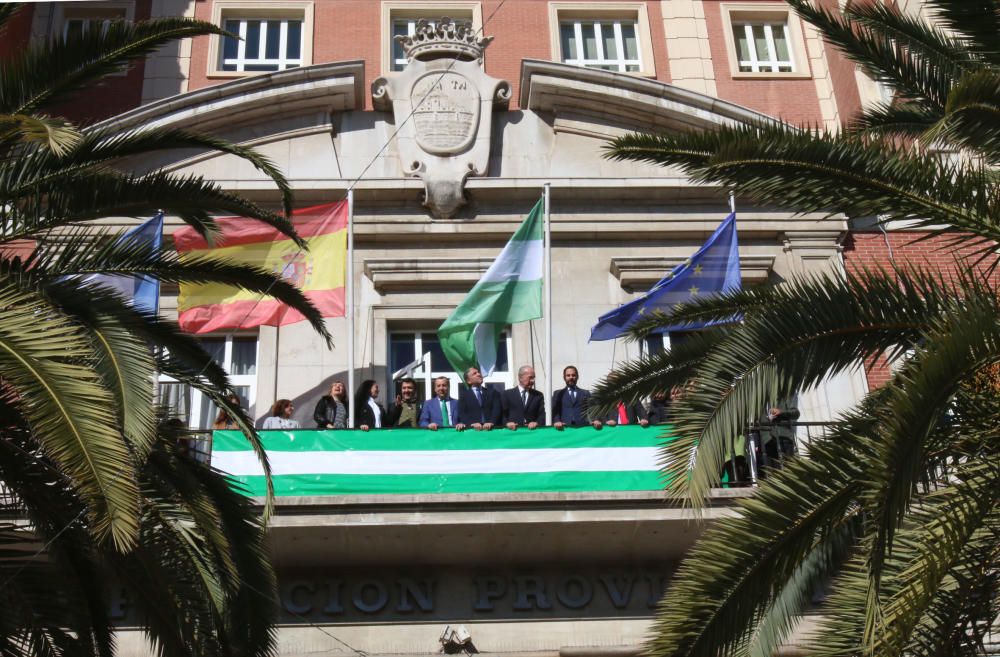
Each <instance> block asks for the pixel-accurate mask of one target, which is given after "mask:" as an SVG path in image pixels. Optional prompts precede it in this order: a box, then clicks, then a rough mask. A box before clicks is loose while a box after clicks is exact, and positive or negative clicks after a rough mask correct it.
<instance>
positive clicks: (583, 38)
mask: <svg viewBox="0 0 1000 657" xmlns="http://www.w3.org/2000/svg"><path fill="white" fill-rule="evenodd" d="M636 31H637V30H636V25H635V21H634V20H625V21H622V20H613V21H609V20H592V19H586V20H582V19H578V20H573V21H562V22H560V23H559V46H560V49H561V53H562V61H563V62H564V63H566V64H574V65H576V66H586V67H587V68H599V69H602V70H605V71H618V72H620V73H638V72H639V71H640V70H641V69H642V66H641V64H642V62H641V60H640V59H639V39H638V36H637V34H636Z"/></svg>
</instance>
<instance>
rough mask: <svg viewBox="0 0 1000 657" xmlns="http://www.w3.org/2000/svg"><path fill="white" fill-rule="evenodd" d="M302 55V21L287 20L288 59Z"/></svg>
mask: <svg viewBox="0 0 1000 657" xmlns="http://www.w3.org/2000/svg"><path fill="white" fill-rule="evenodd" d="M301 56H302V21H288V55H287V57H288V59H298V58H299V57H301Z"/></svg>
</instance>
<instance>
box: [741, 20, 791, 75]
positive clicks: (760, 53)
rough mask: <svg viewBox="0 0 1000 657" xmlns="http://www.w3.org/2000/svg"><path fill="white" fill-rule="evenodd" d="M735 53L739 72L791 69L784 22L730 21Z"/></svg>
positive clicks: (780, 71)
mask: <svg viewBox="0 0 1000 657" xmlns="http://www.w3.org/2000/svg"><path fill="white" fill-rule="evenodd" d="M733 39H734V40H735V41H736V56H737V57H738V58H739V64H738V65H739V68H740V71H741V72H742V73H750V72H754V73H762V72H763V73H791V72H792V70H793V69H794V65H793V62H792V54H791V52H789V50H788V25H787V24H785V23H733Z"/></svg>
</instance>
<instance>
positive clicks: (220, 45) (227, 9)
mask: <svg viewBox="0 0 1000 657" xmlns="http://www.w3.org/2000/svg"><path fill="white" fill-rule="evenodd" d="M213 12H214V13H213V22H215V24H216V25H220V26H221V27H222V28H223V29H224V30H226V31H227V32H232V33H233V34H237V35H239V38H238V39H237V38H233V37H217V38H214V39H213V40H212V41H211V42H210V43H211V46H210V49H209V75H215V76H223V77H225V76H233V77H235V76H241V75H247V74H253V73H267V72H274V71H285V70H287V69H290V68H296V67H298V66H308V65H309V64H311V63H312V14H313V11H312V3H311V2H280V3H271V2H256V0H246V1H239V0H218V1H217V2H216V3H215V4H214V6H213Z"/></svg>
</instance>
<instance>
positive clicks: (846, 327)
mask: <svg viewBox="0 0 1000 657" xmlns="http://www.w3.org/2000/svg"><path fill="white" fill-rule="evenodd" d="M863 280H865V281H866V282H867V283H868V284H869V285H870V286H869V287H866V286H865V285H864V284H862V283H861V282H859V281H858V280H853V281H852V280H845V279H842V278H840V277H837V276H826V277H822V276H819V277H812V278H803V279H797V280H794V281H790V282H788V283H786V284H784V285H782V286H779V287H774V288H771V289H770V290H769V291H765V290H760V291H757V292H755V293H754V294H755V295H761V294H767V293H769V294H770V295H771V296H772V298H773V303H772V304H770V305H769V306H767V307H762V308H760V309H758V310H757V311H756V312H754V313H748V314H747V315H746V316H745V318H744V321H743V323H742V324H738V325H733V326H731V327H730V328H729V330H728V334H727V336H726V337H725V338H724V339H722V340H721V341H720V342H719V343H718V344H717V345H716V346H715V347H714V348H713V349H712V351H711V352H710V353H708V354H707V355H705V357H704V358H703V359H702V361H701V362H700V363H699V364H698V365H697V366H696V368H695V369H694V370H693V372H692V374H691V377H692V378H691V381H692V383H691V384H690V385H689V386H687V387H686V389H685V393H684V394H683V395H682V396H681V397H680V399H679V400H677V401H675V402H674V403H673V405H672V415H673V418H674V424H675V429H676V431H677V433H678V434H679V436H680V438H679V439H678V440H674V441H672V442H670V443H668V444H666V445H665V446H664V448H663V461H664V463H665V466H664V475H665V477H666V479H667V480H668V481H670V482H671V483H670V488H671V490H672V491H673V492H674V494H676V495H684V496H687V497H688V499H689V501H690V502H692V503H694V504H695V505H700V504H701V503H702V502H703V501H704V500H705V499H706V496H707V495H708V493H709V491H710V490H711V488H713V487H715V486H717V485H718V484H719V481H720V476H721V475H720V472H721V468H722V464H723V463H724V462H725V460H726V458H727V454H728V447H727V446H728V443H729V440H730V437H731V436H735V435H740V434H741V433H743V432H744V431H746V429H747V427H748V425H749V423H750V422H751V421H752V420H754V419H756V418H757V417H758V415H759V413H760V412H761V411H760V410H759V409H763V408H765V407H766V405H767V404H772V403H774V402H775V400H781V399H788V398H790V397H792V396H793V395H795V394H797V392H798V391H799V390H802V389H805V388H808V387H809V386H813V385H817V384H819V383H820V382H821V381H822V380H824V379H825V378H826V377H827V376H829V375H830V374H831V373H834V372H843V371H847V370H851V369H853V368H856V367H857V366H858V363H860V362H864V361H865V360H866V359H867V358H868V357H870V356H872V355H876V354H881V353H884V352H890V353H897V352H898V351H899V350H901V349H905V348H907V347H908V346H909V345H911V344H913V343H915V342H916V341H917V340H918V339H919V337H920V335H921V331H922V330H923V329H924V328H926V327H927V325H928V318H931V317H934V316H936V315H937V314H940V313H942V312H943V311H944V310H945V309H947V308H948V302H947V295H946V294H942V292H941V289H940V288H935V287H934V285H933V284H932V281H934V280H935V278H934V277H926V278H921V277H919V276H913V277H910V276H905V275H904V276H903V277H901V278H900V279H899V280H900V281H902V285H900V283H899V282H897V280H896V279H894V278H893V276H892V275H888V274H885V273H884V272H872V273H871V274H869V275H868V276H867V277H866V278H864V279H863ZM873 287H874V289H873ZM924 293H926V294H924ZM730 296H731V297H736V298H738V297H739V293H735V294H733V295H730ZM723 302H724V301H723ZM717 303H718V302H717ZM797 303H798V304H804V307H808V308H810V313H809V314H808V315H804V314H802V313H801V312H798V309H799V308H801V307H803V306H801V305H799V306H796V305H795V304H797ZM705 304H706V305H708V306H709V307H710V308H712V307H713V302H705ZM692 306H693V307H694V308H697V306H698V304H692ZM696 312H697V310H694V311H692V313H691V315H688V316H687V317H690V316H692V315H694V314H695V313H696ZM677 313H678V315H682V313H684V309H683V308H681V309H679V310H678V311H677ZM682 318H684V316H683V315H682ZM695 446H696V447H697V450H696V452H695V454H694V456H693V457H691V458H689V457H688V456H687V455H686V453H685V452H686V451H687V450H690V449H693V448H694V447H695Z"/></svg>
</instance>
